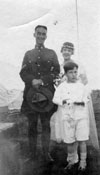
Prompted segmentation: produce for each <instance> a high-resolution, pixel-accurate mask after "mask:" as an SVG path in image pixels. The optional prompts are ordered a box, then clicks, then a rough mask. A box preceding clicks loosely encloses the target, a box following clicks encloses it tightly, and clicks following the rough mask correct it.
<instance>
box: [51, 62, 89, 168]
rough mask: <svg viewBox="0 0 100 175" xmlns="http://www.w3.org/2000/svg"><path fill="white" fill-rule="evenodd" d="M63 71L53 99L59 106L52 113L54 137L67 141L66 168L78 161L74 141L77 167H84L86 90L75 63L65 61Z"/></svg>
mask: <svg viewBox="0 0 100 175" xmlns="http://www.w3.org/2000/svg"><path fill="white" fill-rule="evenodd" d="M64 72H65V76H66V80H65V81H64V82H62V83H61V84H60V85H59V86H58V87H57V88H56V91H55V93H54V98H53V102H54V103H55V104H57V105H58V111H57V113H55V114H54V116H52V117H53V119H55V123H56V124H57V125H56V128H55V137H56V139H57V141H58V142H61V141H63V142H64V143H67V151H68V157H67V161H68V165H67V166H66V168H71V167H73V165H75V164H76V163H77V162H78V154H77V148H78V147H77V144H78V145H79V147H80V163H79V168H80V169H81V170H84V169H85V168H86V158H87V149H86V141H87V140H88V139H89V115H88V108H87V104H88V101H89V98H88V96H89V90H88V88H87V86H85V85H83V84H82V83H81V82H79V81H78V79H77V75H78V65H77V64H76V63H74V62H71V61H70V62H67V63H66V64H65V65H64ZM51 122H52V119H51ZM51 134H52V128H51ZM76 143H77V144H76Z"/></svg>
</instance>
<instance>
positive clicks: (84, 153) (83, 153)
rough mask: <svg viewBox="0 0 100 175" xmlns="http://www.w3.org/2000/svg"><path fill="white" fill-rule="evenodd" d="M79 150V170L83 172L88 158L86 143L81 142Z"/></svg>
mask: <svg viewBox="0 0 100 175" xmlns="http://www.w3.org/2000/svg"><path fill="white" fill-rule="evenodd" d="M79 148H80V164H79V168H80V169H82V170H83V169H85V168H86V158H87V146H86V141H80V142H79Z"/></svg>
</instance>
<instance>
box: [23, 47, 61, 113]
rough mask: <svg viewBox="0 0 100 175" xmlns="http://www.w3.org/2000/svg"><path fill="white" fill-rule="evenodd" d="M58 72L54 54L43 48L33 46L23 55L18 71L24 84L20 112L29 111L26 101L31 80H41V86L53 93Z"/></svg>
mask: <svg viewBox="0 0 100 175" xmlns="http://www.w3.org/2000/svg"><path fill="white" fill-rule="evenodd" d="M59 72H60V66H59V62H58V59H57V55H56V53H55V52H54V51H53V50H51V49H48V48H45V47H44V46H41V47H39V46H35V48H34V49H32V50H30V51H27V52H26V53H25V56H24V59H23V63H22V68H21V71H20V76H21V79H22V80H23V81H24V83H25V89H24V95H23V103H22V111H23V112H24V111H25V112H26V111H30V108H29V106H28V104H27V101H26V95H27V92H28V90H29V89H30V88H31V87H32V80H33V79H42V81H43V84H44V85H43V86H45V87H46V88H49V90H51V91H52V92H53V93H54V79H55V78H56V76H57V75H58V74H59Z"/></svg>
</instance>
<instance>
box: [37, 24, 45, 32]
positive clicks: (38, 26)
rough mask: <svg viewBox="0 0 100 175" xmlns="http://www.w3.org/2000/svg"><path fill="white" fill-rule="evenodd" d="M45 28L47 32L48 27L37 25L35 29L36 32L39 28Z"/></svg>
mask: <svg viewBox="0 0 100 175" xmlns="http://www.w3.org/2000/svg"><path fill="white" fill-rule="evenodd" d="M41 27H42V28H44V29H45V30H47V27H46V26H43V25H37V26H36V27H35V31H36V29H38V28H41Z"/></svg>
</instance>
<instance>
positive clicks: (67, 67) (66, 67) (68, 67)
mask: <svg viewBox="0 0 100 175" xmlns="http://www.w3.org/2000/svg"><path fill="white" fill-rule="evenodd" d="M74 67H76V68H77V69H78V65H77V64H76V63H75V62H72V61H68V62H67V63H66V64H65V65H64V71H65V73H67V72H68V71H69V70H73V69H74Z"/></svg>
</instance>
